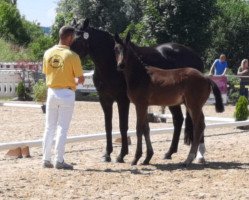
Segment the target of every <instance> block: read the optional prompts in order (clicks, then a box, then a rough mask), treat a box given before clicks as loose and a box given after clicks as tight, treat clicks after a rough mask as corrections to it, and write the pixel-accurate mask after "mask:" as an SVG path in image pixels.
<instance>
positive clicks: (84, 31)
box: [70, 19, 91, 58]
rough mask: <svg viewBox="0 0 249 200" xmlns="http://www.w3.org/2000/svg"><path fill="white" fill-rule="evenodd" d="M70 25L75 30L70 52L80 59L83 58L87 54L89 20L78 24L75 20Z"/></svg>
mask: <svg viewBox="0 0 249 200" xmlns="http://www.w3.org/2000/svg"><path fill="white" fill-rule="evenodd" d="M71 25H72V26H73V27H74V28H75V39H74V41H73V43H72V45H71V47H70V48H71V50H73V51H74V52H76V53H77V54H78V55H79V56H80V57H81V58H84V57H85V56H86V55H87V54H88V53H89V38H90V37H91V35H90V33H89V20H88V19H86V20H85V21H84V22H80V23H78V22H77V21H76V19H74V20H73V22H72V23H71Z"/></svg>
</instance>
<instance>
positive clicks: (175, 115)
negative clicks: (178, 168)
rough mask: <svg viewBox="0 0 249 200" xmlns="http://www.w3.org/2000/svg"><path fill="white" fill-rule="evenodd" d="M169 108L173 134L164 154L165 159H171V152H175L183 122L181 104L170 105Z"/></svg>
mask: <svg viewBox="0 0 249 200" xmlns="http://www.w3.org/2000/svg"><path fill="white" fill-rule="evenodd" d="M169 110H170V112H171V114H172V119H173V125H174V134H173V139H172V142H171V145H170V148H169V150H168V152H167V153H166V154H165V159H171V156H172V154H173V153H176V152H177V149H178V143H179V137H180V133H181V129H182V124H183V115H182V110H181V106H170V107H169Z"/></svg>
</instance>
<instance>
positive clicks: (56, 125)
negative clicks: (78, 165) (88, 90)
mask: <svg viewBox="0 0 249 200" xmlns="http://www.w3.org/2000/svg"><path fill="white" fill-rule="evenodd" d="M74 102H75V92H74V91H73V90H70V89H51V88H48V93H47V102H46V122H45V123H46V124H45V132H44V136H43V160H47V161H51V151H52V145H53V140H54V136H55V133H56V138H55V158H54V160H55V162H63V161H64V153H65V143H66V139H67V132H68V129H69V125H70V122H71V119H72V115H73V109H74Z"/></svg>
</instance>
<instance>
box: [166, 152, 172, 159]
mask: <svg viewBox="0 0 249 200" xmlns="http://www.w3.org/2000/svg"><path fill="white" fill-rule="evenodd" d="M164 159H167V160H171V159H172V157H171V154H169V153H166V154H165V156H164Z"/></svg>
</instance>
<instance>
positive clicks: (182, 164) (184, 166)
mask: <svg viewBox="0 0 249 200" xmlns="http://www.w3.org/2000/svg"><path fill="white" fill-rule="evenodd" d="M180 166H181V167H182V168H187V167H188V166H189V165H188V164H186V163H181V164H180Z"/></svg>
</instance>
